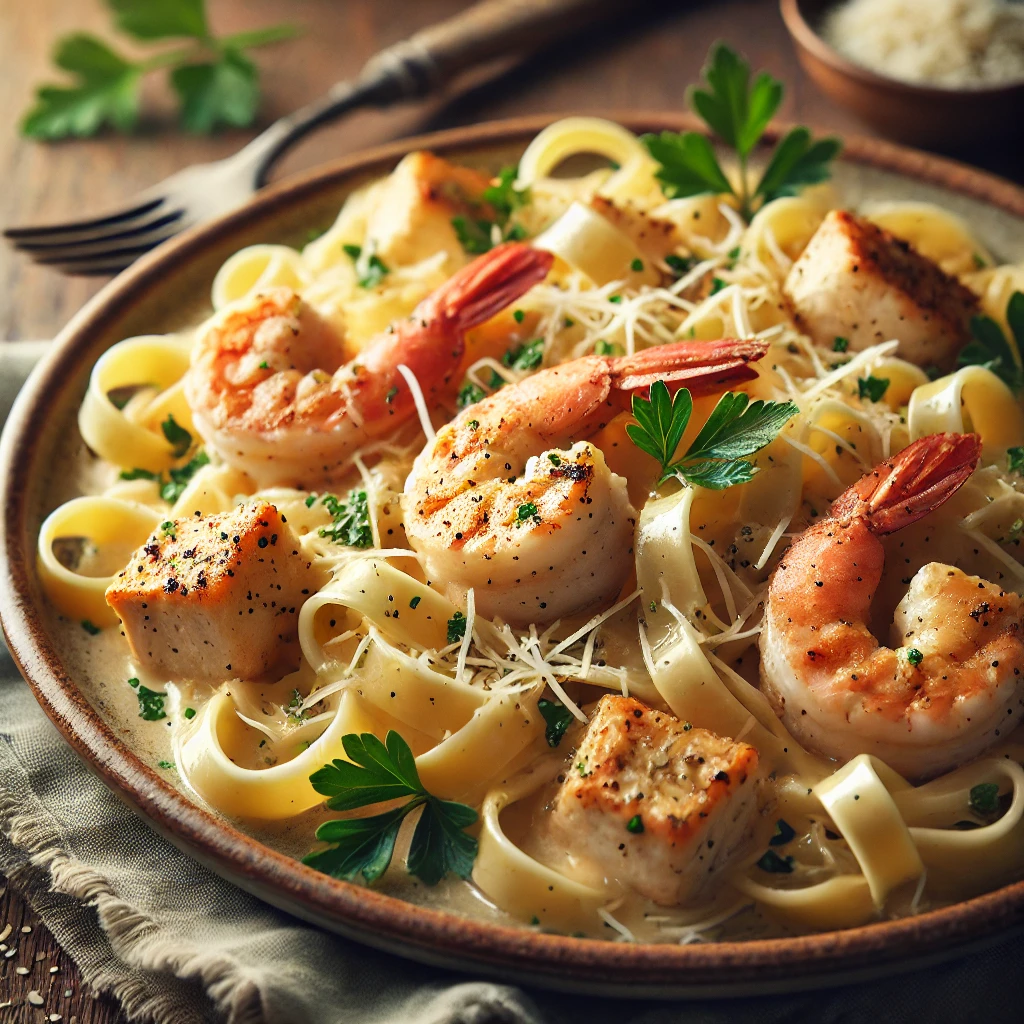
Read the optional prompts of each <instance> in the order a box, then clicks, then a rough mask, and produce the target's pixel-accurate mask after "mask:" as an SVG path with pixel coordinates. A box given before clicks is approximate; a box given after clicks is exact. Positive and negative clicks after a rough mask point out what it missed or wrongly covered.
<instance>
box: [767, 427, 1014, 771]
mask: <svg viewBox="0 0 1024 1024" xmlns="http://www.w3.org/2000/svg"><path fill="white" fill-rule="evenodd" d="M980 452H981V442H980V440H979V438H978V436H977V435H976V434H932V435H930V436H928V437H922V438H921V439H920V440H918V441H915V442H914V443H913V444H911V445H909V446H908V447H907V448H905V449H903V451H901V452H900V453H899V454H898V455H896V456H894V457H893V458H891V459H889V460H888V461H887V462H883V463H881V464H880V465H879V466H877V467H876V468H875V469H874V470H872V471H871V472H870V473H868V474H867V475H866V476H865V477H863V478H862V479H861V480H859V481H858V482H857V483H855V484H854V485H853V486H852V487H850V488H849V489H848V490H847V491H845V492H844V493H843V494H841V495H840V496H839V497H838V498H837V499H836V501H835V502H834V503H833V505H832V509H831V511H830V513H829V516H828V517H827V518H826V519H824V520H822V521H820V522H817V523H815V524H814V525H813V526H812V527H810V528H809V529H808V530H806V531H805V532H804V533H803V534H801V536H800V537H799V538H798V539H797V540H796V541H794V543H793V545H792V546H791V547H790V548H789V550H788V551H787V552H786V554H785V555H783V558H782V561H781V563H780V564H779V567H778V568H777V569H776V571H775V574H774V576H773V577H772V579H771V581H770V583H769V587H768V601H767V604H766V607H765V615H764V629H763V631H762V633H761V681H762V689H763V690H764V691H765V693H766V694H767V696H768V698H769V700H770V701H771V702H772V704H773V705H774V707H775V710H776V713H777V714H778V715H779V716H780V718H782V720H783V721H784V722H785V723H786V725H787V727H788V728H789V729H790V731H791V732H792V733H793V735H794V736H796V737H797V738H798V739H799V740H800V741H801V742H802V743H804V744H805V745H806V746H808V747H810V748H812V749H814V750H817V751H818V752H819V753H822V754H825V755H826V756H830V757H834V758H838V759H840V760H844V761H845V760H847V759H849V758H851V757H853V756H855V755H857V754H861V753H870V754H875V755H877V756H878V757H880V758H881V759H882V760H883V761H885V762H886V763H887V764H889V765H890V766H891V767H892V768H894V769H895V770H896V771H898V772H900V773H901V774H903V775H905V776H908V777H911V778H927V777H929V776H932V775H937V774H940V773H942V772H944V771H947V770H948V769H950V768H953V767H955V766H956V765H957V764H960V763H961V762H963V761H966V760H969V759H970V758H972V757H974V756H976V755H977V754H979V753H980V752H981V751H983V750H984V749H985V748H986V747H988V746H989V745H990V744H991V743H992V742H993V740H994V739H995V738H996V737H998V735H999V734H1000V731H1001V730H1009V728H1010V727H1012V726H1013V725H1015V724H1016V722H1017V720H1018V719H1017V716H1018V715H1020V714H1021V712H1022V710H1024V686H1022V684H1021V669H1022V668H1024V643H1022V640H1021V612H1022V607H1021V598H1020V596H1019V595H1017V594H1014V593H1007V592H1006V591H1003V590H1001V589H1000V588H999V587H998V586H996V585H995V584H992V583H988V582H986V581H985V580H982V579H979V578H978V577H977V576H969V575H967V574H966V573H964V572H961V571H960V570H959V569H956V568H954V567H952V566H949V565H944V564H942V563H939V562H932V563H929V564H927V565H925V566H924V567H922V568H921V569H920V570H919V571H918V572H917V574H916V575H915V576H914V577H913V579H912V580H911V583H910V589H909V590H908V591H907V594H906V596H905V597H904V598H903V600H902V601H901V602H900V604H899V606H898V607H897V609H896V613H895V616H894V623H893V638H892V642H893V645H894V646H893V647H892V648H889V647H883V646H881V645H880V644H879V642H878V640H876V639H875V637H874V636H873V635H872V634H871V631H870V630H869V628H868V626H867V625H866V623H867V622H868V620H869V618H870V611H871V603H872V599H873V598H874V595H875V591H876V589H877V587H878V585H879V582H880V580H881V577H882V570H883V561H884V556H883V549H882V544H881V541H880V540H879V537H881V536H884V535H885V534H889V533H893V532H895V531H896V530H900V529H902V528H904V527H906V526H909V525H910V524H911V523H914V522H916V521H917V520H918V519H921V518H922V517H923V516H926V515H927V514H928V513H929V512H931V511H932V510H934V509H935V508H937V507H938V506H939V505H941V504H942V503H943V502H944V501H946V500H947V499H948V498H949V497H950V496H951V495H952V494H953V493H954V492H955V491H956V490H957V488H959V487H960V486H961V484H963V483H964V481H965V480H967V478H968V477H969V476H970V475H971V473H972V472H973V471H974V469H975V467H976V466H977V463H978V458H979V455H980Z"/></svg>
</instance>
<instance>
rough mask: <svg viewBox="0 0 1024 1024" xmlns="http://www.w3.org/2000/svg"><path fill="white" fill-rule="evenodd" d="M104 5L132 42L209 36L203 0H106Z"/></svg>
mask: <svg viewBox="0 0 1024 1024" xmlns="http://www.w3.org/2000/svg"><path fill="white" fill-rule="evenodd" d="M107 4H108V5H109V6H110V8H111V9H112V10H113V11H114V15H115V18H114V20H115V23H116V25H117V27H118V28H119V29H120V30H121V31H122V32H127V33H128V35H132V36H135V38H136V39H171V38H180V37H182V36H192V37H193V38H195V39H205V38H206V37H207V36H208V35H209V34H210V30H209V28H208V27H207V24H206V11H205V9H204V8H205V5H204V2H203V0H107Z"/></svg>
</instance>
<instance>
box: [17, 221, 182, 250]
mask: <svg viewBox="0 0 1024 1024" xmlns="http://www.w3.org/2000/svg"><path fill="white" fill-rule="evenodd" d="M184 212H185V211H184V210H172V211H170V212H168V213H164V214H161V215H159V216H157V217H146V218H144V219H142V220H139V221H137V222H135V221H132V222H128V223H127V224H126V225H125V226H120V229H119V230H116V231H109V232H107V233H103V234H97V235H94V236H88V235H85V236H83V235H78V234H72V235H60V236H57V235H53V236H47V237H46V238H45V239H44V240H36V239H17V240H14V242H13V244H14V247H15V248H16V249H18V250H19V251H20V252H24V253H27V254H28V255H29V256H32V257H33V258H37V257H38V258H40V259H41V258H42V257H45V256H61V255H63V254H65V253H71V254H73V255H78V254H79V253H80V252H81V253H97V252H100V251H102V250H105V249H117V248H121V247H122V246H123V245H129V244H135V243H136V242H137V241H139V240H142V239H143V237H144V236H146V235H148V234H151V233H152V232H154V231H159V230H160V229H161V228H164V227H167V226H168V225H170V224H174V223H175V222H176V221H178V220H180V219H181V217H182V215H183V214H184ZM180 229H181V226H180V225H179V226H178V227H177V228H175V231H178V230H180Z"/></svg>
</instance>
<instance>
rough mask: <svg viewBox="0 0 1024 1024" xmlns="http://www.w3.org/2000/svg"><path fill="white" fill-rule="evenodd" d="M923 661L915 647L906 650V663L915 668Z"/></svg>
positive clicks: (921, 655) (922, 656)
mask: <svg viewBox="0 0 1024 1024" xmlns="http://www.w3.org/2000/svg"><path fill="white" fill-rule="evenodd" d="M923 660H924V655H923V654H922V653H921V652H920V651H919V650H918V649H917V648H916V647H908V648H907V661H909V662H910V664H911V665H914V666H915V667H916V666H917V665H920V664H921V662H922V661H923Z"/></svg>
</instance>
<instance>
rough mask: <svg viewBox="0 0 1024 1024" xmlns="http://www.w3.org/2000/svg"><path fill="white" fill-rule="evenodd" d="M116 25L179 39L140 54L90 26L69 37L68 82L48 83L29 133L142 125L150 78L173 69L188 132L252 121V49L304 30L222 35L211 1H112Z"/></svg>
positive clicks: (59, 62)
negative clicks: (209, 9)
mask: <svg viewBox="0 0 1024 1024" xmlns="http://www.w3.org/2000/svg"><path fill="white" fill-rule="evenodd" d="M106 5H107V6H108V7H109V8H110V12H111V14H112V15H113V21H114V28H115V29H116V30H117V31H118V32H120V33H122V34H123V35H126V36H129V37H130V38H132V39H133V40H135V41H136V42H137V43H142V44H150V43H158V44H159V43H164V42H168V41H171V40H174V41H176V42H178V43H179V44H183V45H179V46H177V47H175V48H172V49H162V50H159V51H158V52H156V53H153V54H150V55H149V56H147V57H142V58H139V59H132V58H130V57H126V56H124V55H123V54H121V53H118V52H116V51H115V50H114V49H113V48H112V47H111V46H110V45H109V44H107V43H106V42H104V41H103V40H102V39H99V38H97V37H96V36H93V35H89V34H88V33H85V32H75V33H72V34H71V35H65V36H61V37H60V39H58V40H57V44H56V47H55V49H54V54H53V62H54V64H55V65H56V66H57V67H58V68H60V70H62V71H64V72H66V73H67V74H68V75H69V76H71V80H70V82H69V83H67V84H60V85H49V84H48V85H41V86H39V88H38V89H37V90H36V98H35V104H34V106H33V107H32V108H31V109H30V110H29V111H28V112H27V113H26V114H25V115H24V117H23V119H22V122H21V133H22V135H28V136H31V137H32V138H36V139H43V140H46V141H52V140H54V139H63V138H66V137H68V136H87V135H95V134H96V133H97V132H99V131H100V130H101V129H102V128H103V127H104V126H107V125H109V126H110V127H111V128H113V129H115V130H116V131H119V132H130V131H134V130H135V128H136V127H137V125H138V123H139V117H140V112H141V106H142V81H143V78H144V77H145V76H146V75H147V74H150V73H153V72H160V71H164V70H166V71H169V72H170V75H169V78H170V85H171V87H172V89H173V90H174V92H175V94H176V95H177V98H178V103H179V106H180V110H181V123H182V126H183V127H184V128H185V130H186V131H190V132H196V133H207V132H210V131H212V130H213V129H214V128H215V127H216V126H217V125H219V124H226V125H233V126H236V127H244V126H245V125H248V124H250V123H251V122H252V121H253V119H254V118H255V116H256V109H257V105H258V103H259V73H258V71H257V69H256V65H255V64H254V63H253V62H252V61H251V60H250V59H249V57H248V55H247V51H249V50H251V49H253V48H254V47H259V46H266V45H267V44H268V43H275V42H279V41H281V40H284V39H290V38H291V37H293V36H294V35H296V29H295V28H294V27H293V26H291V25H273V26H268V27H266V28H260V29H255V30H252V31H248V32H237V33H235V34H234V35H227V36H218V35H215V34H214V33H213V31H212V29H211V27H210V23H209V19H208V18H207V14H206V3H205V0H106Z"/></svg>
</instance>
